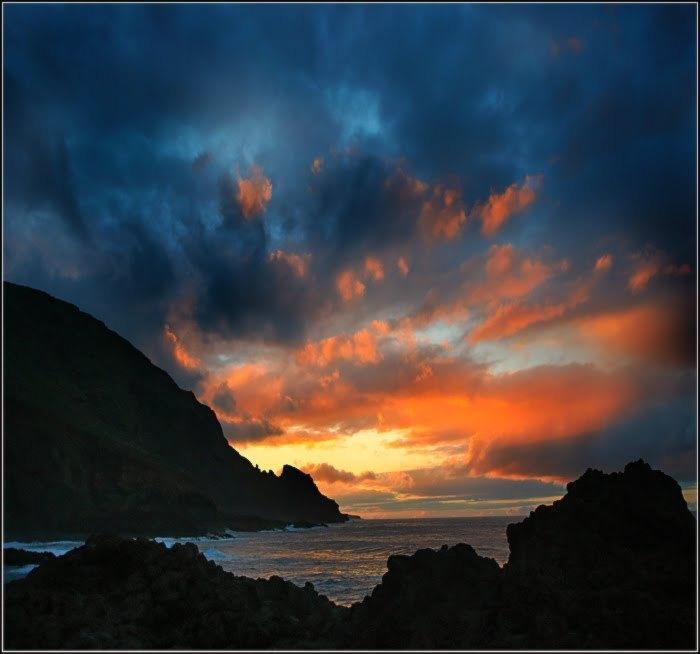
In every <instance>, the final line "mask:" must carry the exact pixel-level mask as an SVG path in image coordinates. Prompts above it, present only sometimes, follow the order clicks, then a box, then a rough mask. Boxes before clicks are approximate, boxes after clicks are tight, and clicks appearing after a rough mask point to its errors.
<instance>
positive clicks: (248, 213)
mask: <svg viewBox="0 0 700 654" xmlns="http://www.w3.org/2000/svg"><path fill="white" fill-rule="evenodd" d="M237 187H238V189H237V191H236V202H238V206H239V207H240V208H241V212H242V213H243V216H244V217H245V218H246V219H251V218H255V217H256V216H259V215H260V214H262V213H263V212H264V211H265V207H266V206H267V203H268V202H269V201H270V200H271V199H272V183H271V182H270V180H269V179H268V178H267V177H265V174H264V172H263V169H262V168H260V167H259V166H251V168H250V171H249V173H248V177H247V178H243V177H240V176H239V177H238V180H237Z"/></svg>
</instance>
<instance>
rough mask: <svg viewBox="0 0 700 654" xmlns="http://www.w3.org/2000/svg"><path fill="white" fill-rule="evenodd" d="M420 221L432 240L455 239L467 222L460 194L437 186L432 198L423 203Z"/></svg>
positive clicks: (454, 190)
mask: <svg viewBox="0 0 700 654" xmlns="http://www.w3.org/2000/svg"><path fill="white" fill-rule="evenodd" d="M419 220H420V222H421V224H422V225H423V228H424V229H425V231H426V233H427V234H428V235H429V236H430V237H431V238H433V239H440V238H443V239H445V240H450V239H453V238H455V237H456V236H457V235H458V234H459V232H460V230H461V229H462V226H463V225H464V223H465V222H466V221H467V214H466V213H465V211H464V205H463V204H462V199H461V194H460V192H459V191H458V190H456V189H450V188H445V187H443V186H442V185H438V186H435V187H434V188H433V193H432V197H430V198H429V199H427V200H426V201H425V202H424V203H423V207H422V208H421V213H420V218H419Z"/></svg>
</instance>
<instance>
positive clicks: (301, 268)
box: [268, 250, 311, 277]
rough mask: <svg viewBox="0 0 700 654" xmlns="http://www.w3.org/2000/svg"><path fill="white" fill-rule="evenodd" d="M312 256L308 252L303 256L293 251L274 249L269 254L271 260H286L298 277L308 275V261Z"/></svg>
mask: <svg viewBox="0 0 700 654" xmlns="http://www.w3.org/2000/svg"><path fill="white" fill-rule="evenodd" d="M310 258H311V255H308V254H307V255H303V256H302V255H299V254H294V253H293V252H285V251H284V250H273V251H272V252H270V254H269V255H268V260H269V261H281V262H284V263H285V264H286V265H287V266H289V268H291V269H292V272H294V274H295V275H296V276H297V277H305V276H306V270H307V263H308V260H309V259H310Z"/></svg>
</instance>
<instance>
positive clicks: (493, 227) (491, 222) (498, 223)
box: [474, 175, 542, 236]
mask: <svg viewBox="0 0 700 654" xmlns="http://www.w3.org/2000/svg"><path fill="white" fill-rule="evenodd" d="M541 183H542V176H541V175H528V176H527V177H526V178H525V180H524V181H523V183H522V184H520V185H518V184H511V185H510V186H509V187H508V188H507V189H506V190H505V191H503V192H502V193H495V192H493V193H491V195H490V196H489V199H488V200H487V201H486V202H485V203H484V204H482V205H479V206H477V207H476V209H475V210H474V214H475V216H476V217H477V218H479V219H480V220H481V232H482V233H483V234H484V235H486V236H493V235H494V234H496V232H498V231H499V230H500V229H501V227H503V225H505V223H506V222H507V221H508V220H509V219H510V218H511V217H512V216H514V215H517V214H519V213H522V212H523V211H525V210H526V209H527V208H528V207H530V206H531V205H532V204H533V203H534V202H535V199H536V198H537V191H538V190H539V187H540V185H541Z"/></svg>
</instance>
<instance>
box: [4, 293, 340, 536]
mask: <svg viewBox="0 0 700 654" xmlns="http://www.w3.org/2000/svg"><path fill="white" fill-rule="evenodd" d="M3 288H4V310H5V315H4V331H5V333H4V343H5V351H4V355H5V361H4V373H5V379H4V381H5V386H4V388H5V407H4V408H5V415H4V419H5V424H4V435H5V468H4V482H5V487H4V492H5V496H4V507H5V536H6V537H7V538H8V539H16V540H33V539H51V538H76V537H86V536H88V535H89V534H90V533H96V532H102V531H113V532H116V533H121V534H125V535H126V534H128V535H145V536H164V535H169V536H178V535H182V536H185V535H186V536H191V535H195V534H203V533H207V532H209V531H223V530H225V529H227V528H234V529H256V528H257V529H260V528H270V527H276V526H284V525H285V524H287V523H289V522H296V521H306V522H308V523H320V522H338V521H343V520H345V519H346V516H344V515H343V514H341V513H340V511H339V510H338V505H337V504H336V503H335V502H334V501H333V500H331V499H329V498H327V497H325V496H324V495H322V494H321V493H320V492H319V490H318V488H317V487H316V485H315V484H314V482H313V480H312V479H311V477H309V476H308V475H305V474H304V473H302V472H300V471H298V470H296V468H293V467H291V466H285V468H284V470H283V472H282V474H281V475H280V476H277V475H275V474H273V473H271V472H267V473H266V472H261V471H260V470H258V469H256V468H255V467H254V466H253V465H252V464H251V463H250V462H249V461H248V459H246V458H244V457H242V456H241V455H240V454H239V453H238V452H236V450H234V449H233V448H231V447H230V446H229V445H228V443H227V441H226V439H225V437H224V435H223V433H222V430H221V426H220V424H219V422H218V421H217V419H216V416H215V414H214V412H213V411H212V410H211V409H210V408H209V407H207V406H205V405H203V404H200V403H199V402H198V401H197V399H196V398H195V396H194V394H193V393H191V392H189V391H185V390H182V389H181V388H179V387H178V386H177V384H176V383H175V382H174V381H173V379H172V378H171V377H170V376H169V375H168V374H167V373H166V372H165V371H163V370H161V369H160V368H158V367H156V366H154V365H153V364H152V363H151V362H150V361H149V360H148V358H147V357H146V356H144V355H143V354H142V353H141V352H139V351H138V350H137V349H136V348H135V347H133V346H132V345H131V344H130V343H129V342H128V341H126V340H125V339H123V338H122V337H121V336H119V335H117V334H115V333H114V332H112V331H110V330H109V329H108V328H107V327H106V326H105V325H104V324H103V323H101V322H99V321H98V320H96V319H95V318H93V317H92V316H89V315H88V314H86V313H83V312H81V311H80V310H79V309H78V308H77V307H75V306H73V305H71V304H68V303H66V302H62V301H61V300H57V299H55V298H53V297H51V296H50V295H47V294H46V293H43V292H41V291H37V290H34V289H31V288H27V287H24V286H18V285H16V284H10V283H7V282H5V283H4V284H3Z"/></svg>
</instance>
